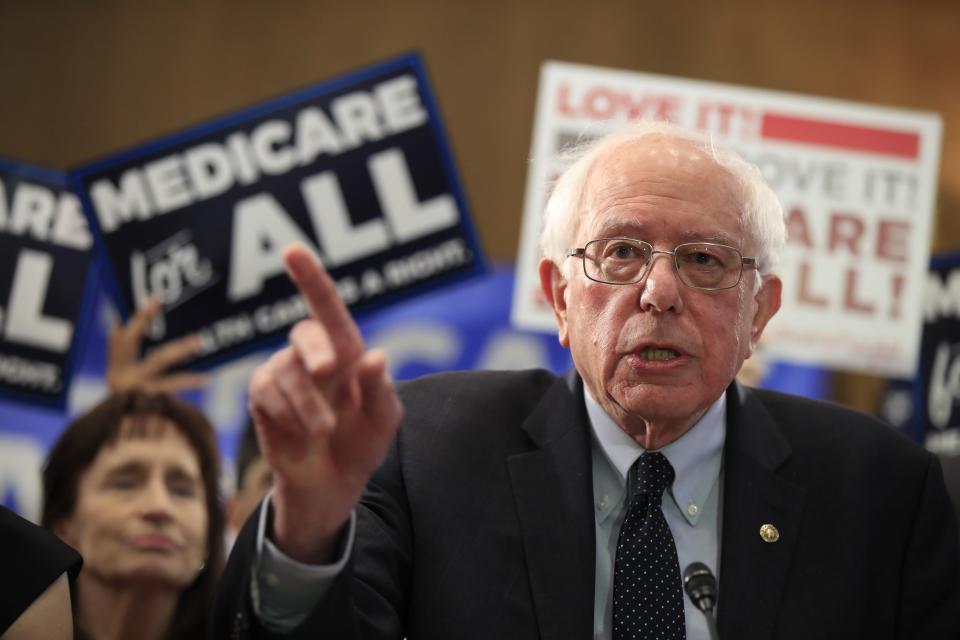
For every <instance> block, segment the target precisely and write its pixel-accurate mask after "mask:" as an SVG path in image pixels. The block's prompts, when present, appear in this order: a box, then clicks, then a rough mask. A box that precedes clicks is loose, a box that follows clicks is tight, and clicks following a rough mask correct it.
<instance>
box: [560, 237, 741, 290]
mask: <svg viewBox="0 0 960 640" xmlns="http://www.w3.org/2000/svg"><path fill="white" fill-rule="evenodd" d="M658 253H663V254H667V255H671V256H673V266H674V268H675V269H676V272H677V275H678V276H679V278H680V282H682V283H683V284H685V285H686V286H688V287H692V288H694V289H702V290H705V291H718V290H721V289H730V288H732V287H735V286H737V285H738V284H739V283H740V278H741V277H742V276H743V267H744V266H745V265H746V266H748V267H754V268H756V266H757V259H756V258H745V257H743V254H742V253H740V251H739V249H736V248H734V247H730V246H727V245H725V244H717V243H715V242H688V243H685V244H678V245H677V246H676V247H674V249H673V251H663V250H660V249H654V248H653V245H652V244H650V243H649V242H644V241H643V240H636V239H634V238H598V239H596V240H591V241H590V242H588V243H587V244H586V245H584V246H583V247H581V248H577V249H571V250H570V252H569V253H567V257H574V256H575V257H578V258H582V261H583V274H584V275H585V276H587V277H588V278H590V279H591V280H594V281H596V282H603V283H606V284H635V283H637V282H640V281H641V280H642V279H643V277H644V276H645V275H646V274H647V271H649V268H650V264H651V263H652V262H653V257H654V255H656V254H658Z"/></svg>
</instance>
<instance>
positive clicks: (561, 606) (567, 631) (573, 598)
mask: <svg viewBox="0 0 960 640" xmlns="http://www.w3.org/2000/svg"><path fill="white" fill-rule="evenodd" d="M581 393H582V391H581V387H580V382H579V378H577V377H576V376H574V375H572V374H571V375H569V376H568V377H567V378H566V379H559V380H557V382H556V383H555V384H554V385H553V387H551V389H550V390H549V391H548V392H547V393H546V394H545V395H544V398H543V401H542V402H541V403H540V405H539V406H538V407H537V409H536V410H535V411H534V412H533V413H531V415H530V417H529V418H528V419H527V421H526V422H525V423H524V425H523V428H524V430H525V431H526V432H527V434H528V435H529V436H530V438H531V439H532V440H533V442H534V445H535V447H536V448H535V449H534V450H533V451H530V452H527V453H522V454H517V455H512V456H509V457H508V459H507V464H508V466H509V469H510V480H511V484H512V488H513V495H514V500H515V502H516V506H517V515H518V518H519V521H520V529H521V536H522V539H523V547H524V553H525V557H526V561H527V570H528V574H529V578H530V587H531V592H532V596H533V602H534V608H535V612H536V616H537V621H538V626H539V628H540V634H541V638H543V639H544V640H548V639H558V638H587V637H592V635H593V600H594V598H593V583H594V569H595V567H594V564H595V561H594V557H595V550H596V548H595V542H594V538H595V529H594V520H593V508H592V506H593V483H592V481H591V478H592V476H591V471H590V439H589V438H590V436H589V429H588V428H587V425H588V424H589V423H588V420H587V417H586V409H585V408H584V406H583V401H582V398H581Z"/></svg>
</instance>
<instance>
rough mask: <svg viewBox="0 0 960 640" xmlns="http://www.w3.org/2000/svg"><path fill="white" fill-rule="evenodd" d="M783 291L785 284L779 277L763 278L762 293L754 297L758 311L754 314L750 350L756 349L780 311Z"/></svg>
mask: <svg viewBox="0 0 960 640" xmlns="http://www.w3.org/2000/svg"><path fill="white" fill-rule="evenodd" d="M782 290H783V283H782V282H781V281H780V278H778V277H777V276H773V275H769V276H763V284H761V285H760V291H757V294H756V295H755V296H754V300H756V303H757V309H756V311H754V313H753V321H752V324H751V326H750V350H751V351H752V350H753V349H754V348H756V346H757V343H758V342H759V341H760V336H761V335H762V334H763V330H764V328H765V327H766V326H767V323H768V322H770V318H772V317H773V316H774V315H775V314H776V313H777V311H778V310H779V309H780V295H781V292H782Z"/></svg>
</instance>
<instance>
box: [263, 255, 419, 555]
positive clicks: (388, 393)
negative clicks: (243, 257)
mask: <svg viewBox="0 0 960 640" xmlns="http://www.w3.org/2000/svg"><path fill="white" fill-rule="evenodd" d="M284 262H285V264H286V267H287V271H288V272H289V273H290V276H291V278H293V280H294V282H295V283H296V285H297V288H298V289H299V290H300V292H301V294H302V295H303V297H304V300H305V301H306V303H307V306H308V307H309V309H310V317H309V318H308V319H306V320H302V321H300V322H299V323H297V324H296V325H295V326H294V328H293V330H292V331H291V332H290V345H289V346H287V347H286V348H284V349H282V350H280V351H278V352H277V353H275V354H274V355H273V356H272V357H271V358H270V360H268V361H267V362H266V363H265V364H263V365H261V366H260V367H258V368H257V370H256V371H255V372H254V374H253V377H252V378H251V380H250V413H251V415H252V416H253V419H254V423H255V425H256V428H257V435H258V436H259V438H260V447H261V449H262V450H263V453H264V456H265V457H266V458H267V460H268V461H269V463H270V466H271V467H272V468H273V471H274V494H273V507H274V516H275V517H274V538H275V542H276V543H277V544H278V546H279V547H280V548H281V550H283V551H284V552H285V553H287V554H288V555H290V556H291V557H293V558H295V559H297V560H300V561H303V562H314V563H321V562H325V561H327V560H329V557H330V555H331V551H332V547H333V543H334V542H335V540H336V536H337V534H338V532H339V531H340V529H341V528H342V526H343V524H344V523H346V522H347V520H348V518H349V517H350V512H351V510H352V509H353V508H354V506H355V505H356V504H357V502H358V501H359V499H360V495H361V493H362V492H363V489H364V486H366V483H367V481H368V480H369V479H370V477H371V476H372V475H373V472H374V470H375V469H376V468H377V467H378V466H379V464H380V462H381V461H382V460H383V457H384V455H385V454H386V451H387V447H388V446H389V445H390V442H391V441H392V440H393V436H394V434H395V433H396V429H397V427H398V425H399V423H400V418H401V417H402V414H403V408H402V406H401V404H400V400H399V398H398V397H397V394H396V392H395V390H394V387H393V383H392V382H391V381H390V379H389V376H388V375H387V373H386V364H387V363H386V356H385V354H384V353H383V352H382V351H379V350H371V351H367V350H366V347H365V346H364V344H363V339H362V338H361V337H360V331H359V329H357V326H356V324H354V322H353V319H352V318H351V317H350V314H349V312H348V311H347V308H346V307H345V306H344V304H343V302H342V301H341V300H340V298H339V296H338V294H337V289H336V286H335V284H334V282H333V280H332V279H331V278H330V277H329V275H328V274H327V273H326V271H325V270H324V269H323V267H322V266H321V265H320V263H319V262H318V260H317V259H316V258H315V257H314V256H313V254H311V253H310V251H309V250H308V249H307V248H306V247H304V246H303V245H299V244H295V245H292V246H290V247H288V248H287V249H286V250H285V252H284Z"/></svg>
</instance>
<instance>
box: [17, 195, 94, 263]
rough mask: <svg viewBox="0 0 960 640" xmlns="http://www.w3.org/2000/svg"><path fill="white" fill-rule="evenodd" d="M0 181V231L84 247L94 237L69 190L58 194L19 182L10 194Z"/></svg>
mask: <svg viewBox="0 0 960 640" xmlns="http://www.w3.org/2000/svg"><path fill="white" fill-rule="evenodd" d="M7 202H8V199H7V194H6V190H5V189H4V186H3V183H2V182H0V232H5V233H9V234H11V235H15V236H23V237H31V238H34V239H36V240H40V241H43V242H49V243H51V244H55V245H58V246H61V247H68V248H70V249H78V250H81V251H85V250H86V249H89V248H90V245H91V244H92V242H93V240H92V238H91V237H90V231H89V229H88V228H87V221H86V219H84V217H83V214H81V213H80V202H79V200H77V197H76V196H75V195H73V194H72V193H69V192H66V191H64V192H62V193H60V194H59V196H58V195H57V194H56V193H54V191H53V190H51V189H49V188H47V187H44V186H41V185H37V184H31V183H28V182H21V183H20V184H18V185H17V187H16V189H14V192H13V193H12V194H10V199H9V202H10V205H9V208H8V206H7Z"/></svg>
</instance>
